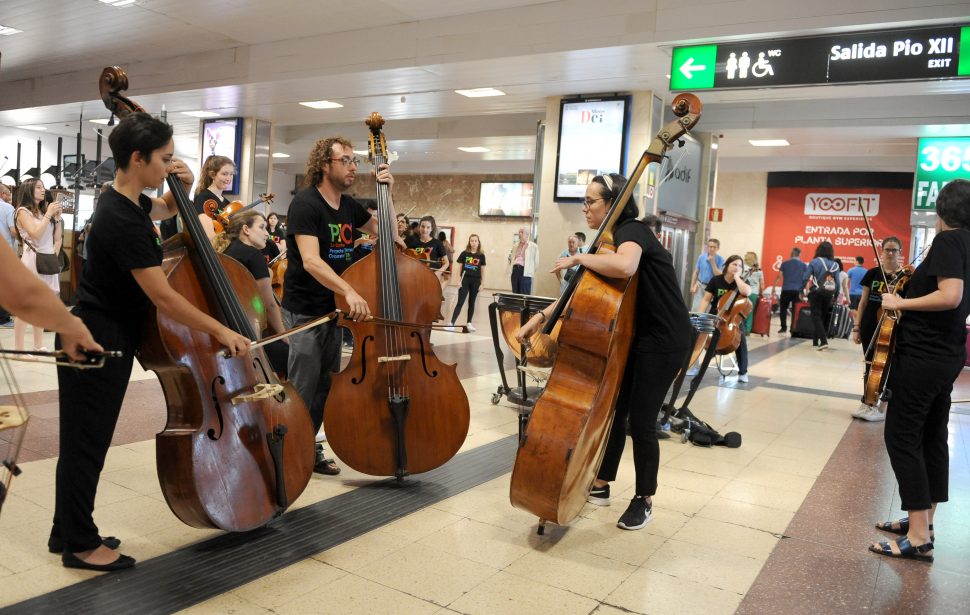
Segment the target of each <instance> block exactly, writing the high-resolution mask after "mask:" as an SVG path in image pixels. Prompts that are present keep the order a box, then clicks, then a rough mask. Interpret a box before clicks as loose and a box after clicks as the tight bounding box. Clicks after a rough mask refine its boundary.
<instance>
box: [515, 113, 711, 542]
mask: <svg viewBox="0 0 970 615" xmlns="http://www.w3.org/2000/svg"><path fill="white" fill-rule="evenodd" d="M673 111H674V115H675V116H677V119H675V120H674V121H672V122H670V123H669V124H667V125H666V126H664V127H663V128H662V129H661V131H660V132H659V133H658V134H657V135H656V136H655V137H654V139H653V141H652V142H651V143H650V146H649V147H648V148H647V150H646V151H645V152H644V153H643V156H641V158H640V161H639V162H638V163H637V166H636V168H635V169H634V170H633V173H632V175H631V176H630V178H629V180H628V181H627V183H626V185H625V186H624V188H623V191H622V192H621V193H620V195H619V196H618V197H617V198H616V200H615V201H614V202H613V204H612V205H611V207H610V210H609V212H608V213H607V215H606V218H605V219H604V220H603V223H602V224H601V225H600V228H599V231H598V232H597V234H596V238H595V239H594V240H593V242H592V243H591V244H590V246H591V247H590V250H589V252H591V253H600V252H615V249H616V247H615V244H614V239H613V229H614V227H615V226H616V224H617V221H618V219H619V217H620V214H621V213H622V212H623V208H624V207H625V206H626V204H627V202H628V201H629V200H630V199H631V198H632V196H633V190H634V187H635V186H636V185H637V182H638V180H639V179H640V177H641V176H642V175H643V173H644V171H645V170H646V168H647V166H648V165H649V164H650V163H654V162H656V163H659V162H662V161H663V159H664V156H665V153H666V151H667V150H668V149H669V148H670V147H672V146H673V145H674V144H676V143H678V141H679V139H680V138H681V137H682V136H683V135H684V134H685V133H687V132H688V131H689V130H690V129H691V128H693V127H694V125H695V124H696V123H697V122H698V120H699V119H700V114H701V102H700V100H699V99H698V98H697V97H696V96H694V95H693V94H679V95H678V96H677V97H676V98H674V101H673ZM638 277H639V276H637V275H633V276H631V277H629V278H619V279H618V278H609V277H605V276H602V275H599V274H597V273H595V272H593V271H590V270H588V269H586V268H585V267H579V269H577V270H576V273H575V275H573V277H572V279H571V280H570V281H569V285H568V286H567V287H566V290H565V291H564V292H563V294H562V296H561V297H560V299H559V302H558V303H557V304H556V307H555V308H554V309H553V312H552V315H551V316H550V317H549V318H548V319H547V321H546V324H545V327H544V329H543V333H542V335H550V334H551V333H552V332H553V330H554V328H555V327H556V325H557V323H558V321H559V318H560V316H563V320H562V324H561V325H560V328H559V334H558V336H557V340H556V341H557V344H558V351H557V353H556V357H555V362H554V363H553V366H552V371H551V373H550V375H549V380H548V382H547V383H546V388H545V390H543V392H542V394H541V395H540V396H539V398H538V399H537V400H536V403H535V405H534V406H533V409H532V415H531V417H530V419H529V423H528V426H527V428H526V431H525V434H524V435H523V437H522V438H521V440H520V442H519V449H518V453H517V454H516V458H515V466H514V467H513V469H512V481H511V486H510V489H509V499H510V500H511V502H512V505H513V506H515V507H516V508H521V509H523V510H527V511H529V512H531V513H533V514H535V515H537V516H538V517H539V519H540V521H539V523H540V525H539V533H542V532H543V528H544V525H545V522H546V520H549V521H553V522H555V523H558V524H560V525H563V524H566V523H569V522H570V521H571V520H572V519H573V518H575V517H576V515H577V514H579V511H580V510H581V509H582V507H583V505H584V504H585V502H586V494H587V492H588V491H589V487H590V485H591V484H592V483H593V479H594V477H595V475H596V470H597V468H598V467H599V465H600V463H601V461H602V459H603V453H604V445H605V442H606V438H607V435H608V434H609V432H610V425H611V423H612V421H613V409H614V407H615V405H616V400H617V397H618V396H619V393H620V386H621V384H622V380H623V372H624V371H625V366H626V361H627V356H628V355H629V352H630V345H631V343H632V340H633V337H634V327H635V322H636V318H635V316H636V296H637V280H638Z"/></svg>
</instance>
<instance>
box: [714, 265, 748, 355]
mask: <svg viewBox="0 0 970 615" xmlns="http://www.w3.org/2000/svg"><path fill="white" fill-rule="evenodd" d="M754 271H755V269H754V268H752V269H750V270H748V273H747V275H746V276H745V277H744V278H742V279H743V280H744V281H745V282H747V281H748V279H747V276H749V275H751V273H753V272H754ZM751 310H752V306H751V301H749V300H748V298H747V297H745V296H743V295H742V294H741V292H740V291H739V290H738V289H737V288H735V289H734V290H732V291H731V292H728V293H724V295H723V296H722V297H721V298H720V299H718V301H717V318H718V324H717V328H718V330H719V331H720V332H721V335H720V337H719V338H718V340H717V354H719V355H725V354H731V353H732V352H734V351H736V350H737V349H738V347H739V346H741V336H742V335H744V333H743V331H742V330H741V327H743V326H744V325H743V324H742V323H743V322H744V320H745V319H746V318H747V317H748V316H749V315H750V314H751Z"/></svg>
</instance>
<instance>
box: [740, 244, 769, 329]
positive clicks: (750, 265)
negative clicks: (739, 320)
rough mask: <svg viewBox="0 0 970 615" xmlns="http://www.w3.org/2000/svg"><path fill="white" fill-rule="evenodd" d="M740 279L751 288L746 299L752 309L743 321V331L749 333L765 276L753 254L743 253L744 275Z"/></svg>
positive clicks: (762, 289) (763, 287)
mask: <svg viewBox="0 0 970 615" xmlns="http://www.w3.org/2000/svg"><path fill="white" fill-rule="evenodd" d="M741 277H742V278H744V279H745V280H747V281H748V286H750V287H751V294H750V295H748V299H749V300H750V301H751V305H752V306H753V308H752V310H751V313H750V314H748V317H747V319H745V321H744V322H745V327H746V328H745V330H746V331H747V332H748V333H751V325H752V324H754V313H755V312H756V311H757V310H758V298H759V297H761V293H762V292H764V290H765V274H764V273H762V271H761V267H760V266H758V255H757V254H755V253H754V252H745V253H744V273H742V274H741Z"/></svg>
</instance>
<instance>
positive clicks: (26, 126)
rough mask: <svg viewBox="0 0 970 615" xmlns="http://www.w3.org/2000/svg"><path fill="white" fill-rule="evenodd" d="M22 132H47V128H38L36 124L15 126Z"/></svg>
mask: <svg viewBox="0 0 970 615" xmlns="http://www.w3.org/2000/svg"><path fill="white" fill-rule="evenodd" d="M17 128H21V129H23V130H47V126H38V125H37V124H24V125H23V126H17Z"/></svg>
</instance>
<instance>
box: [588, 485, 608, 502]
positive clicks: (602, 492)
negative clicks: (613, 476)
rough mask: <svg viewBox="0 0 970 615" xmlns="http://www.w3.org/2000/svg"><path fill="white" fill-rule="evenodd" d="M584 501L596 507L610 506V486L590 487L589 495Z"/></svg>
mask: <svg viewBox="0 0 970 615" xmlns="http://www.w3.org/2000/svg"><path fill="white" fill-rule="evenodd" d="M586 501H587V502H589V503H590V504H596V505H597V506H609V505H610V486H609V485H608V484H607V485H603V486H602V487H597V486H595V485H594V486H592V487H590V490H589V494H588V495H587V496H586Z"/></svg>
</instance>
